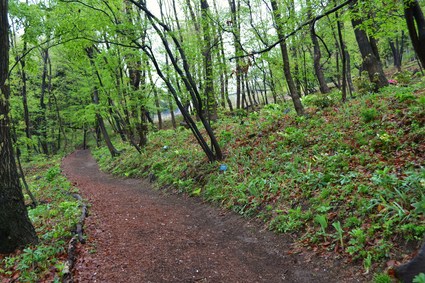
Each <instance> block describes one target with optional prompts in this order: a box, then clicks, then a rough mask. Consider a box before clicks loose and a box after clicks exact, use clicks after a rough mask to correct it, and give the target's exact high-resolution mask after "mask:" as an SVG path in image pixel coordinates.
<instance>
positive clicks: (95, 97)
mask: <svg viewBox="0 0 425 283" xmlns="http://www.w3.org/2000/svg"><path fill="white" fill-rule="evenodd" d="M93 52H94V48H93V47H88V48H86V53H87V56H88V58H89V60H90V65H91V66H92V68H93V70H94V72H96V73H97V71H96V67H95V64H94V61H93V58H94V54H93ZM97 77H98V79H99V80H100V76H99V74H98V73H97ZM93 103H94V104H96V105H98V104H99V91H98V88H97V86H96V85H95V86H94V88H93ZM96 122H97V126H98V129H99V131H100V132H101V133H102V136H103V139H104V140H105V143H106V146H107V147H108V149H109V152H110V153H111V155H112V157H115V156H117V155H119V151H118V150H117V149H116V148H115V147H114V145H113V144H112V141H111V138H110V137H109V134H108V131H107V130H106V127H105V123H104V121H103V118H102V116H101V115H100V113H99V112H98V110H96ZM97 136H99V135H97Z"/></svg>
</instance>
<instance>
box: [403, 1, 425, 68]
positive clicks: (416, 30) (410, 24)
mask: <svg viewBox="0 0 425 283" xmlns="http://www.w3.org/2000/svg"><path fill="white" fill-rule="evenodd" d="M404 17H405V19H406V23H407V28H408V30H409V35H410V39H411V40H412V45H413V48H414V49H415V52H416V55H417V56H418V58H419V60H420V61H421V63H422V67H425V18H424V14H423V12H422V9H421V6H419V2H418V0H404Z"/></svg>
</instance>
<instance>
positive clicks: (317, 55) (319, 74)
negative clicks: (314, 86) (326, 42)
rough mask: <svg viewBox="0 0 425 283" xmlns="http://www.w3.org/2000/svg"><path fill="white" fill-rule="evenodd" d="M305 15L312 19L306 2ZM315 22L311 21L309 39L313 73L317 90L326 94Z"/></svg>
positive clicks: (327, 90)
mask: <svg viewBox="0 0 425 283" xmlns="http://www.w3.org/2000/svg"><path fill="white" fill-rule="evenodd" d="M307 9H308V10H307V13H308V17H309V18H310V19H312V18H313V10H312V9H313V8H312V4H311V1H310V0H308V1H307ZM315 24H316V21H314V20H313V21H312V22H311V24H310V38H311V42H313V66H314V72H315V74H316V77H317V80H318V82H319V89H320V92H321V93H328V92H329V87H328V85H327V83H326V80H325V75H324V73H323V69H322V65H321V64H320V59H321V58H322V52H321V51H320V45H319V40H318V39H317V35H316V30H315Z"/></svg>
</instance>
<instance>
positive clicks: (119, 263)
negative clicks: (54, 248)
mask: <svg viewBox="0 0 425 283" xmlns="http://www.w3.org/2000/svg"><path fill="white" fill-rule="evenodd" d="M63 171H64V173H65V175H66V176H67V177H68V178H69V179H70V180H71V182H72V183H73V184H74V185H75V186H77V187H78V188H79V189H80V193H81V194H82V196H83V197H84V198H85V199H87V200H88V202H89V203H90V205H91V206H90V209H89V214H90V215H89V217H88V218H87V219H86V222H85V233H86V235H87V243H86V244H84V245H79V246H78V259H77V262H76V266H75V270H74V277H75V281H76V282H113V283H115V282H366V281H369V280H367V278H366V277H364V276H362V275H361V270H360V269H359V268H358V267H357V268H356V267H355V266H349V265H348V264H345V263H344V262H343V261H342V260H337V259H334V258H323V257H319V256H317V255H315V254H313V253H310V252H295V250H296V249H294V245H293V242H292V240H291V239H290V238H289V237H288V236H285V235H275V234H273V233H271V232H269V231H267V230H266V229H264V228H262V227H261V226H260V225H258V223H257V222H256V221H252V220H251V221H249V220H247V219H244V218H241V217H240V216H238V215H236V214H234V213H231V212H228V211H224V210H222V209H219V208H216V207H213V206H211V205H208V204H204V203H201V202H200V201H199V200H196V199H194V198H189V197H185V196H179V195H177V196H176V195H170V194H165V193H163V192H159V191H156V190H154V189H153V188H152V187H151V186H150V184H148V183H147V182H146V181H143V180H135V179H120V178H117V177H113V176H110V175H107V174H105V173H102V172H100V171H99V169H98V166H97V164H96V162H95V161H94V160H93V158H92V157H91V155H90V153H89V151H84V150H80V151H76V152H74V153H73V154H71V155H69V156H68V157H66V158H65V159H64V161H63Z"/></svg>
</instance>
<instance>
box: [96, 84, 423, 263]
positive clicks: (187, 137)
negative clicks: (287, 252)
mask: <svg viewBox="0 0 425 283" xmlns="http://www.w3.org/2000/svg"><path fill="white" fill-rule="evenodd" d="M424 88H425V83H423V82H422V83H418V84H416V85H413V86H409V87H394V86H390V87H387V88H385V89H383V90H382V91H381V93H379V94H368V95H364V96H362V97H358V98H356V99H353V100H350V101H349V102H347V103H346V104H341V103H339V102H337V101H338V100H339V99H337V98H335V97H333V96H329V97H324V98H323V97H318V96H309V97H307V98H306V100H305V101H304V103H305V105H307V106H308V113H309V115H308V116H307V117H297V116H296V115H295V113H294V111H290V112H289V113H287V114H284V113H285V112H286V111H284V110H285V109H290V108H291V106H290V105H289V104H288V105H269V106H266V107H265V108H264V109H262V110H261V111H259V112H254V113H250V114H248V116H245V117H241V116H237V117H232V116H228V117H227V118H224V119H222V120H220V121H219V122H217V123H216V124H215V125H214V128H215V130H216V133H217V135H218V138H219V140H220V143H221V145H222V148H223V150H224V152H225V155H226V158H225V160H224V161H222V162H221V163H213V164H211V163H208V162H207V159H206V157H205V156H204V154H203V153H202V152H201V150H200V147H199V146H198V145H197V144H196V141H195V139H194V138H193V137H192V136H191V133H190V131H188V130H185V129H182V128H181V129H179V130H178V131H176V132H175V131H173V130H165V131H159V132H156V133H151V134H150V136H149V145H148V147H147V148H146V149H145V151H144V152H143V153H142V154H141V155H140V154H138V153H137V152H135V151H134V150H133V149H131V148H127V149H126V150H125V152H124V153H123V154H122V155H121V156H120V157H119V158H115V159H111V158H110V157H109V155H108V152H107V150H106V149H105V148H102V149H98V150H97V151H95V155H96V157H97V158H98V159H99V161H100V164H101V166H102V167H103V168H104V169H107V170H109V171H111V172H113V173H115V174H120V175H125V176H133V177H149V176H150V177H151V178H152V177H153V176H155V178H156V180H157V184H158V186H160V187H171V186H170V185H172V188H173V189H176V190H178V191H181V192H186V193H189V194H191V195H194V196H201V197H203V198H205V199H208V200H210V201H213V202H218V203H220V204H221V205H223V206H225V207H228V208H230V209H233V210H235V211H237V212H238V213H240V214H243V215H246V216H250V217H260V218H261V219H263V220H264V221H265V223H266V225H269V227H270V228H271V229H273V230H275V231H278V232H285V233H290V234H292V235H294V237H295V236H296V237H297V239H298V241H299V244H300V245H305V246H306V247H307V248H313V249H315V250H317V251H318V252H323V253H327V252H332V253H336V254H339V255H340V256H342V257H344V258H345V259H346V260H362V261H363V264H364V265H365V268H366V269H369V268H370V267H371V266H372V267H373V266H383V265H384V263H385V262H386V261H387V260H388V259H389V258H398V259H400V256H401V252H402V248H404V247H405V245H406V244H407V243H417V241H418V240H419V239H421V238H422V237H423V235H424V233H425V225H424V220H425V217H424V215H425V168H424V160H425V159H424V157H425V144H424V139H425V125H424V123H425V90H424ZM322 106H328V107H325V108H321V107H322ZM164 146H167V147H168V148H164ZM121 147H126V146H124V145H121ZM221 164H226V166H227V170H226V171H225V172H220V171H219V167H220V165H221Z"/></svg>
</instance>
